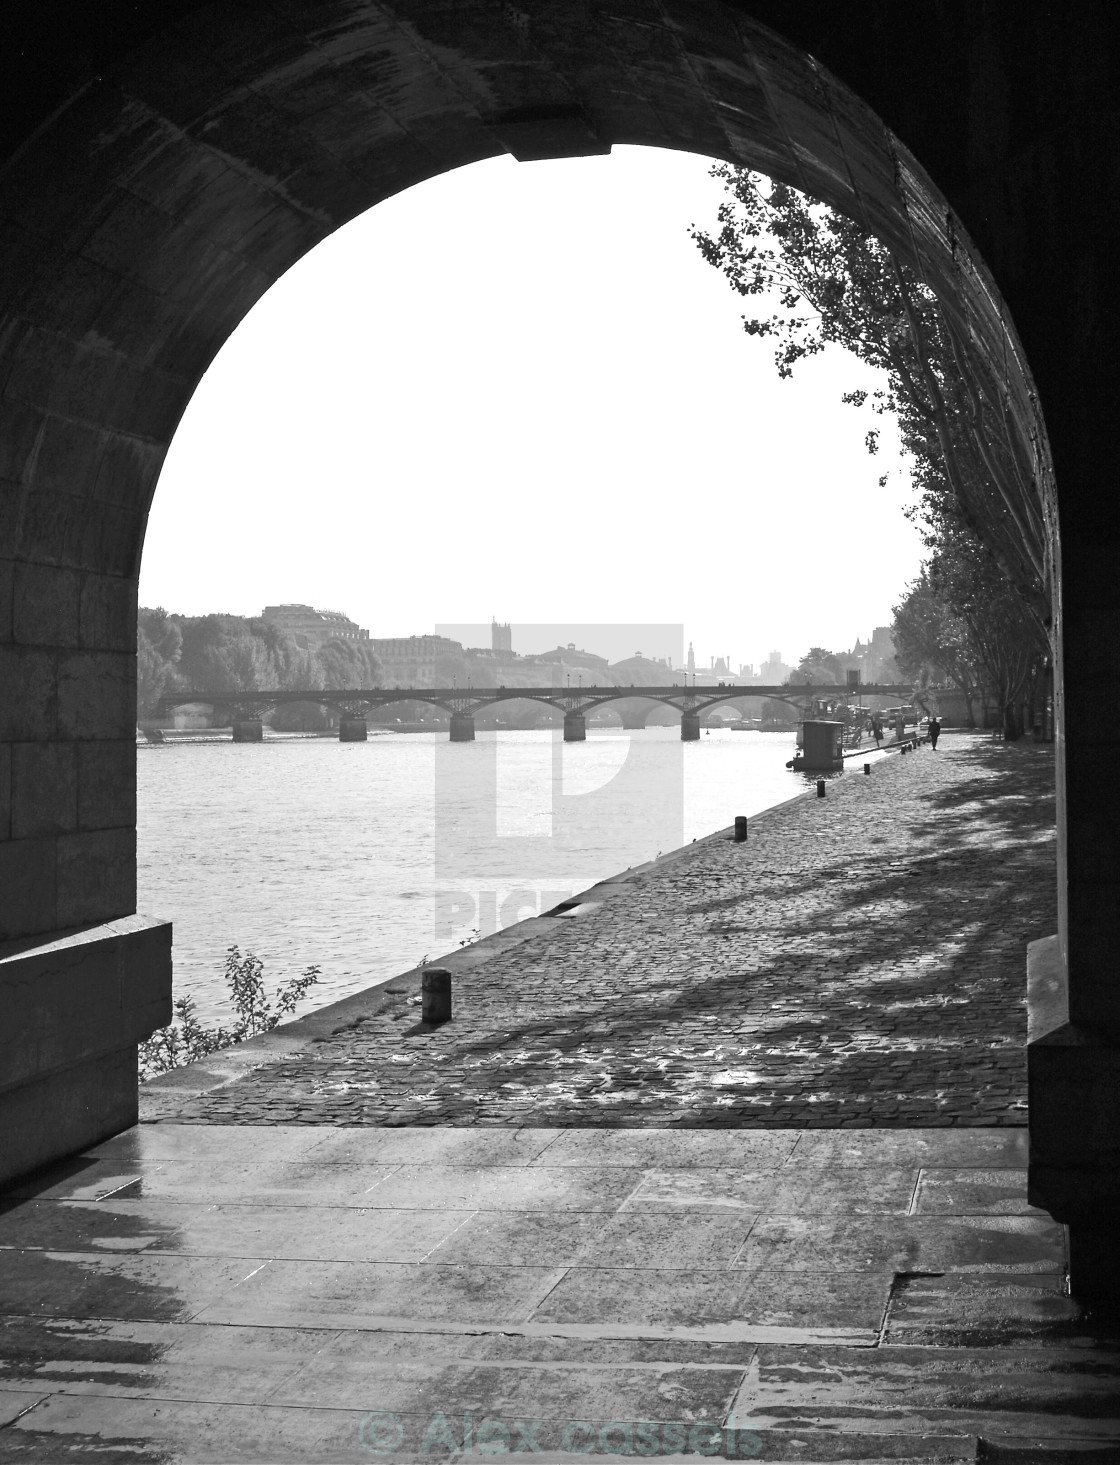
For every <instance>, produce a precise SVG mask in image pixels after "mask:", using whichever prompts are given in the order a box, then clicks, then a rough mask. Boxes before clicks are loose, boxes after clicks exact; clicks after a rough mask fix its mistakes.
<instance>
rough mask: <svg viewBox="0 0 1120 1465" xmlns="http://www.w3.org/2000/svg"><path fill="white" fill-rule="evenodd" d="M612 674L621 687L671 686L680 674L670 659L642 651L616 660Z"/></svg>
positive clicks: (612, 667)
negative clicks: (651, 655) (622, 659)
mask: <svg viewBox="0 0 1120 1465" xmlns="http://www.w3.org/2000/svg"><path fill="white" fill-rule="evenodd" d="M610 674H611V676H612V677H613V679H614V683H615V685H616V686H619V687H629V686H634V687H671V686H673V684H674V682H675V681H676V680H677V676H678V674H677V673H676V672H674V671H673V668H672V665H671V664H670V662H669V661H668V659H662V658H660V657H656V658H655V657H650V656H643V655H642V653H641V652H640V651H635V652H634V655H633V656H628V657H627V658H626V659H625V661H616V662H615V663H614V664H613V665H612V666H611V668H610Z"/></svg>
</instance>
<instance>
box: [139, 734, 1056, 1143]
mask: <svg viewBox="0 0 1120 1465" xmlns="http://www.w3.org/2000/svg"><path fill="white" fill-rule="evenodd" d="M1055 885H1056V882H1055V871H1054V810H1053V754H1052V750H1051V749H1048V748H1045V747H1042V748H1036V747H1033V746H1017V745H1010V746H1005V745H1003V744H999V743H992V742H990V741H989V740H988V739H987V738H986V737H980V736H977V735H968V734H958V735H955V736H954V735H949V736H946V737H945V738H943V740H942V743H941V747H940V748H939V750H938V751H937V752H936V753H934V752H932V751H931V750H930V749H929V748H928V747H922V748H921V749H919V750H918V751H916V752H911V753H910V754H908V755H907V754H895V755H892V756H891V757H890V758H889V759H886V760H884V761H882V762H881V763H877V764H875V765H874V766H873V768H872V773H871V776H870V777H867V776H864V775H863V773H862V769H861V765H859V764H858V763H857V764H856V766H855V768H854V769H851V770H850V771H848V772H847V773H845V774H844V775H843V776H842V777H838V778H835V779H832V780H831V781H830V782H829V784H828V792H827V797H826V798H824V799H819V798H816V797H812V796H810V797H805V798H801V799H798V800H796V801H795V802H792V803H790V804H786V805H784V806H782V807H781V808H779V809H776V810H771V811H769V812H768V813H766V814H763V815H760V816H759V817H758V818H756V819H753V820H751V823H750V831H749V837H748V839H747V842H746V844H745V845H735V844H733V843H732V842H730V840H728V839H727V838H725V837H715V838H712V839H709V840H705V841H701V842H700V843H698V844H696V845H695V846H689V848H688V849H687V850H686V851H684V852H682V853H681V854H679V855H676V856H673V857H670V858H668V859H663V860H661V861H660V862H659V863H658V864H657V865H656V866H653V867H646V868H645V869H644V870H642V871H639V872H636V873H633V874H630V875H628V876H627V877H625V878H622V879H620V880H617V881H612V882H606V883H605V884H604V885H603V886H601V887H596V888H595V891H594V892H593V893H589V895H588V897H587V900H586V902H585V904H584V906H583V907H582V908H577V910H576V911H574V912H573V913H571V914H569V915H566V916H563V917H551V918H546V917H542V918H540V919H539V920H536V921H533V922H530V923H526V928H525V929H526V930H527V931H528V934H527V935H526V936H525V937H524V939H522V940H520V941H519V942H518V943H516V944H507V945H505V946H502V945H495V946H494V948H493V950H494V954H493V955H492V956H489V957H488V958H487V959H483V960H480V961H478V963H477V964H476V965H473V966H471V967H469V968H467V969H465V970H462V971H460V972H458V973H457V974H456V977H455V1016H454V1020H453V1021H452V1022H451V1023H450V1024H448V1025H446V1026H444V1027H441V1028H437V1029H435V1030H433V1031H411V1030H412V1029H414V1028H416V1027H417V1026H418V1024H417V1018H418V1015H419V1013H418V1008H417V1006H416V1004H417V1003H418V1001H419V997H418V995H417V993H418V981H417V978H416V977H415V975H413V977H412V978H411V980H408V979H404V978H401V979H396V980H395V981H394V982H393V983H392V984H391V985H390V988H389V989H388V992H389V995H388V997H386V998H384V999H383V1001H382V1005H381V1010H379V1011H373V1012H371V1013H370V1015H368V1016H365V1017H360V1018H359V1019H357V1020H355V1021H352V1022H351V1023H350V1024H349V1025H347V1026H346V1027H344V1028H341V1029H340V1030H338V1031H335V1032H333V1033H331V1034H330V1035H329V1036H327V1037H323V1038H320V1039H318V1040H317V1041H315V1042H312V1043H309V1044H307V1045H306V1047H305V1049H304V1051H303V1052H301V1053H299V1054H298V1055H297V1056H295V1057H289V1058H287V1059H284V1058H281V1059H280V1060H279V1061H271V1062H267V1063H266V1064H265V1065H264V1066H262V1067H260V1068H257V1069H255V1070H253V1071H251V1072H248V1073H246V1074H245V1075H244V1076H242V1077H240V1078H238V1079H237V1080H236V1081H234V1082H232V1083H229V1084H227V1085H226V1086H225V1087H221V1088H217V1089H215V1090H213V1091H211V1092H210V1093H208V1094H206V1095H204V1096H202V1097H194V1098H192V1097H190V1096H189V1095H188V1094H186V1093H184V1100H185V1103H184V1104H183V1106H182V1107H179V1105H178V1104H175V1105H173V1106H172V1107H173V1108H174V1109H175V1112H174V1113H172V1112H165V1114H164V1117H166V1118H169V1119H170V1118H175V1119H177V1120H178V1121H179V1122H183V1121H187V1122H192V1121H193V1122H202V1123H226V1124H229V1123H234V1124H237V1123H243V1124H292V1123H309V1124H334V1125H361V1124H368V1125H410V1124H443V1125H446V1124H453V1125H470V1124H489V1125H550V1126H580V1125H597V1126H602V1125H619V1126H674V1125H677V1126H682V1127H689V1128H691V1127H713V1126H733V1127H756V1126H774V1127H790V1128H792V1127H815V1126H820V1127H826V1126H849V1125H850V1126H860V1127H866V1126H870V1125H894V1126H919V1125H921V1126H930V1125H1019V1124H1024V1123H1025V1122H1026V1055H1025V1046H1026V1013H1025V1002H1024V997H1025V987H1026V945H1027V942H1028V941H1031V940H1034V939H1036V938H1037V937H1041V936H1046V935H1049V934H1050V933H1052V932H1053V931H1054V929H1055V927H1056V911H1055ZM595 902H598V903H595ZM477 955H478V956H480V957H481V956H482V955H483V953H482V952H481V951H480V952H478V953H477ZM167 1097H170V1095H168V1096H167Z"/></svg>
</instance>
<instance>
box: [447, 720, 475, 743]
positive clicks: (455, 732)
mask: <svg viewBox="0 0 1120 1465" xmlns="http://www.w3.org/2000/svg"><path fill="white" fill-rule="evenodd" d="M451 741H452V742H453V743H473V742H474V714H473V713H472V712H453V713H452V714H451Z"/></svg>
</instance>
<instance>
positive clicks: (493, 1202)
mask: <svg viewBox="0 0 1120 1465" xmlns="http://www.w3.org/2000/svg"><path fill="white" fill-rule="evenodd" d="M641 1179H642V1172H641V1171H639V1170H628V1169H623V1168H622V1167H621V1166H617V1167H609V1168H601V1169H594V1168H592V1167H591V1166H580V1167H579V1168H578V1169H577V1168H562V1167H549V1168H545V1167H544V1166H537V1165H525V1166H501V1165H489V1166H484V1167H481V1168H475V1167H468V1166H458V1165H401V1166H400V1167H399V1168H398V1169H396V1170H395V1171H394V1172H393V1174H392V1175H389V1176H387V1177H386V1178H385V1179H384V1180H383V1181H381V1182H380V1184H378V1185H377V1186H376V1187H374V1189H372V1190H370V1191H369V1192H368V1193H367V1197H366V1204H367V1205H370V1206H383V1207H397V1208H409V1209H414V1210H425V1209H426V1210H439V1211H443V1210H459V1211H464V1210H465V1211H475V1210H507V1211H530V1210H536V1211H553V1210H555V1211H612V1212H613V1211H616V1210H617V1209H618V1208H619V1206H620V1205H621V1204H622V1202H623V1201H624V1200H625V1199H626V1197H627V1196H629V1195H631V1194H632V1193H633V1191H634V1190H635V1189H636V1187H637V1186H638V1184H639V1183H640V1181H641Z"/></svg>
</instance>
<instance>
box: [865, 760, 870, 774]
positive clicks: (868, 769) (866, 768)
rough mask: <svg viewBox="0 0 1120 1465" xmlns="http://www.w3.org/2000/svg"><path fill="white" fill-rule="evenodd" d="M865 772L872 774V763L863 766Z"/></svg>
mask: <svg viewBox="0 0 1120 1465" xmlns="http://www.w3.org/2000/svg"><path fill="white" fill-rule="evenodd" d="M863 771H864V773H867V774H870V772H871V764H870V763H865V764H864V765H863Z"/></svg>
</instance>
